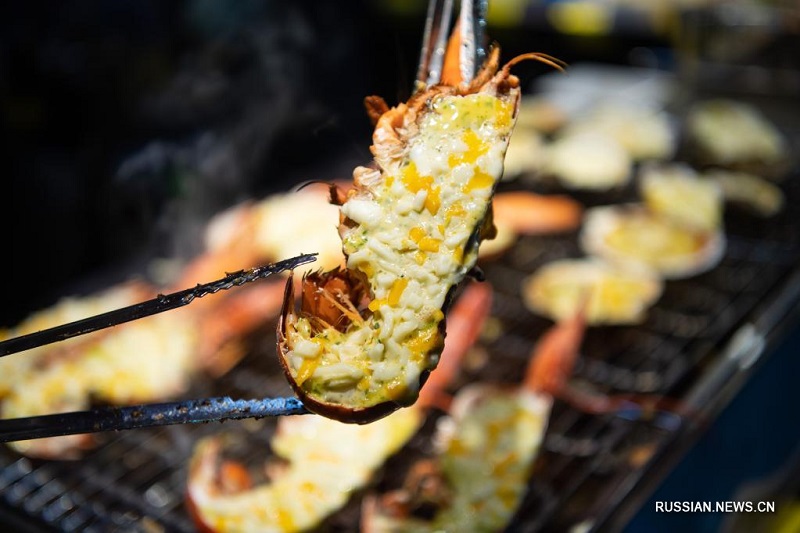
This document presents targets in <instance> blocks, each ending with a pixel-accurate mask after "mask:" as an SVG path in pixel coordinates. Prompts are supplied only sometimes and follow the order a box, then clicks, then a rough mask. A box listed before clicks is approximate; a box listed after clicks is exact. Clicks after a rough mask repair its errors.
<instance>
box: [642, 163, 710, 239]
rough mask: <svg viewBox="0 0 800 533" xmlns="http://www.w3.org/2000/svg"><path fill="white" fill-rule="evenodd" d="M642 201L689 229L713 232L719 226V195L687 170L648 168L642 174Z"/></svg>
mask: <svg viewBox="0 0 800 533" xmlns="http://www.w3.org/2000/svg"><path fill="white" fill-rule="evenodd" d="M641 190H642V198H643V199H644V203H645V205H646V206H647V208H648V209H649V210H650V211H651V212H653V213H656V214H658V215H662V216H664V217H667V218H669V219H670V220H672V221H674V222H675V223H677V224H679V225H681V226H684V227H687V228H689V229H694V230H700V231H714V230H716V229H718V228H719V227H720V226H721V225H722V193H721V191H720V188H719V187H718V186H717V185H716V184H715V183H714V182H712V181H708V180H701V179H699V178H698V176H697V174H696V173H695V172H694V170H692V169H691V168H690V167H686V166H683V165H677V164H676V165H667V166H663V167H651V168H648V169H646V170H645V171H644V172H643V173H642V180H641Z"/></svg>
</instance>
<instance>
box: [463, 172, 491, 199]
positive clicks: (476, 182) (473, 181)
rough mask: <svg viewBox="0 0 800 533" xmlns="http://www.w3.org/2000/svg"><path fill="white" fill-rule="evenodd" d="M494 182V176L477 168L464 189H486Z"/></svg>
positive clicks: (469, 190) (470, 190) (467, 190)
mask: <svg viewBox="0 0 800 533" xmlns="http://www.w3.org/2000/svg"><path fill="white" fill-rule="evenodd" d="M492 184H494V178H492V177H491V176H490V175H489V174H487V173H485V172H482V171H480V170H478V169H475V175H474V176H472V178H470V180H469V182H468V183H467V184H466V185H465V186H464V188H463V189H462V190H463V191H464V192H465V193H469V192H472V191H474V190H475V189H485V188H486V187H491V186H492Z"/></svg>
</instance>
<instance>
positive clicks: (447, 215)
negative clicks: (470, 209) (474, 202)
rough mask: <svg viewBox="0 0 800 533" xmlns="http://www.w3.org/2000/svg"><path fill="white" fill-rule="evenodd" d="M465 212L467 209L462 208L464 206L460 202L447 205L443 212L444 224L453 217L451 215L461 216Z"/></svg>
mask: <svg viewBox="0 0 800 533" xmlns="http://www.w3.org/2000/svg"><path fill="white" fill-rule="evenodd" d="M466 214H467V211H466V210H465V209H464V206H463V205H461V203H460V202H456V203H454V204H452V205H451V206H450V207H448V208H447V210H446V211H445V212H444V222H445V224H450V221H451V220H452V219H453V217H463V216H464V215H466Z"/></svg>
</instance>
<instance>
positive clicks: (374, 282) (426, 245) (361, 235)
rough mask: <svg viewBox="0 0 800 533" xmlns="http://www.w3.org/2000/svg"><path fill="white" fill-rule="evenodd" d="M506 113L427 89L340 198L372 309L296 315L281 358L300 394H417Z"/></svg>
mask: <svg viewBox="0 0 800 533" xmlns="http://www.w3.org/2000/svg"><path fill="white" fill-rule="evenodd" d="M513 112H514V106H513V102H509V101H504V100H501V99H498V98H496V97H494V96H491V95H486V94H472V95H467V96H439V97H435V98H433V99H432V101H431V102H429V104H428V107H427V108H426V109H425V110H424V111H423V112H422V114H421V116H420V118H419V119H418V127H419V129H418V132H417V134H416V135H415V136H413V137H412V138H411V139H410V140H409V143H408V146H407V149H406V155H405V157H404V158H398V159H397V160H393V161H390V162H388V164H386V165H385V168H384V169H383V176H382V177H383V179H381V180H376V183H374V184H372V185H371V187H370V190H369V194H362V195H359V196H356V197H353V198H351V199H350V200H348V201H347V202H346V203H345V204H344V205H343V206H342V213H343V214H344V215H345V216H346V217H347V218H349V219H350V220H351V221H353V222H354V223H355V225H354V226H353V227H352V228H349V229H348V230H347V231H345V232H344V233H343V235H342V242H343V249H344V252H345V253H346V254H347V255H348V261H347V266H348V268H350V269H356V270H360V271H362V272H364V273H365V274H366V275H367V277H368V279H369V283H370V287H369V288H370V290H371V293H372V295H373V300H372V302H371V303H370V304H369V311H371V314H367V316H366V318H363V319H360V320H359V319H356V321H355V322H354V323H353V324H352V325H351V326H350V328H349V329H348V330H347V331H346V332H345V333H341V332H338V331H336V330H334V329H333V328H327V329H326V330H324V331H323V332H322V333H314V332H313V330H312V325H311V323H310V322H309V321H308V320H307V319H305V318H303V317H300V318H298V320H297V322H296V324H295V325H294V331H290V332H289V335H288V340H289V343H288V344H289V346H291V347H292V350H291V351H290V352H289V354H288V357H287V360H288V361H289V364H290V367H291V369H292V372H293V373H294V374H295V377H296V378H297V377H298V376H299V377H302V381H303V383H302V386H303V387H304V388H305V389H306V390H308V391H309V392H310V393H312V394H314V393H315V392H317V393H320V391H322V390H324V393H325V400H326V401H329V402H334V403H338V402H341V403H346V404H348V405H353V404H354V403H355V404H363V405H371V404H377V403H381V402H384V401H389V400H403V399H405V400H413V399H414V398H416V394H417V392H418V388H419V378H420V375H421V373H422V372H423V371H425V370H427V369H431V368H433V367H435V366H436V364H437V362H438V357H439V354H440V352H441V348H442V346H443V338H442V335H441V334H440V332H439V323H440V322H441V320H442V319H443V318H444V315H443V313H442V307H443V306H444V303H445V297H446V295H447V293H448V291H449V290H450V288H451V287H453V286H454V285H455V284H457V283H459V282H460V281H461V280H462V279H463V277H464V275H465V274H466V273H467V271H468V270H469V269H470V268H471V267H472V266H473V265H474V263H475V260H476V256H477V239H476V238H475V234H476V231H477V229H478V227H479V226H480V223H481V221H482V220H483V219H484V217H485V215H486V211H487V208H488V205H489V202H490V199H491V195H492V192H493V189H494V186H495V184H496V183H497V181H498V179H499V178H500V176H501V174H502V171H503V156H504V154H505V150H506V147H507V144H508V138H509V136H510V134H511V129H512V126H513ZM311 344H313V345H315V346H311ZM309 360H313V363H309V362H308V361H309Z"/></svg>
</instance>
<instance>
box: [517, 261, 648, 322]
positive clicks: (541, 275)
mask: <svg viewBox="0 0 800 533" xmlns="http://www.w3.org/2000/svg"><path fill="white" fill-rule="evenodd" d="M662 290H663V282H662V281H661V280H660V279H659V278H658V276H657V275H656V274H655V273H654V272H652V271H650V270H648V269H642V268H620V267H618V266H615V265H613V264H610V263H607V262H605V261H602V260H599V259H594V258H583V259H563V260H560V261H554V262H552V263H548V264H546V265H544V266H543V267H541V268H540V269H539V270H537V271H536V272H535V273H534V274H532V275H530V276H528V277H527V278H525V280H524V281H523V284H522V298H523V301H524V302H525V305H526V307H527V308H528V309H530V310H531V311H532V312H534V313H536V314H539V315H542V316H545V317H547V318H550V319H552V320H554V321H556V322H560V321H562V320H567V319H568V318H570V317H572V316H574V315H575V314H576V313H577V312H578V310H579V309H580V308H581V306H582V305H585V306H586V307H585V312H586V321H587V323H588V324H590V325H601V324H605V325H621V324H636V323H639V322H641V321H642V320H644V318H645V316H646V313H647V310H648V309H649V308H650V307H651V306H652V305H653V304H654V303H655V302H656V300H658V298H659V297H660V296H661V292H662Z"/></svg>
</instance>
